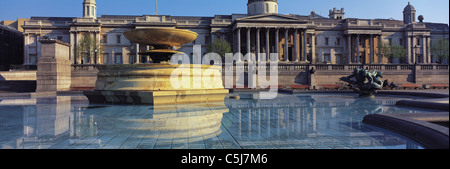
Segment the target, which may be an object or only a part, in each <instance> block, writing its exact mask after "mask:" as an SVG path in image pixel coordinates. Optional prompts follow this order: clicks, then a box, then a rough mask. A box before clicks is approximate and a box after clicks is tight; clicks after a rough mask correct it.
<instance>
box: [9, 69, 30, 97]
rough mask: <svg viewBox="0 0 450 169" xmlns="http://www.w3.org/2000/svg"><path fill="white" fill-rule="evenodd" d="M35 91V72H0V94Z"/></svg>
mask: <svg viewBox="0 0 450 169" xmlns="http://www.w3.org/2000/svg"><path fill="white" fill-rule="evenodd" d="M34 91H36V71H7V72H0V92H19V93H21V92H34Z"/></svg>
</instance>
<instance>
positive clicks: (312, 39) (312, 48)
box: [311, 33, 316, 63]
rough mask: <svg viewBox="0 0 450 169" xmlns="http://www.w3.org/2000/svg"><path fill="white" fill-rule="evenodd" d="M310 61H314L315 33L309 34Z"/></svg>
mask: <svg viewBox="0 0 450 169" xmlns="http://www.w3.org/2000/svg"><path fill="white" fill-rule="evenodd" d="M311 60H312V61H311V62H313V63H316V35H315V34H314V33H313V34H311Z"/></svg>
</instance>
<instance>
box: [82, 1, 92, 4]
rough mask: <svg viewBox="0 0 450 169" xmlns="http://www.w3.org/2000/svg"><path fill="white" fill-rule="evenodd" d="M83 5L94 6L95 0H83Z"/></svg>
mask: <svg viewBox="0 0 450 169" xmlns="http://www.w3.org/2000/svg"><path fill="white" fill-rule="evenodd" d="M83 3H85V4H95V0H84V2H83Z"/></svg>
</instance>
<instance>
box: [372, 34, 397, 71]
mask: <svg viewBox="0 0 450 169" xmlns="http://www.w3.org/2000/svg"><path fill="white" fill-rule="evenodd" d="M381 36H382V35H378V63H380V64H381V63H382V62H383V56H381V44H382V43H383V42H381ZM400 45H401V46H403V44H400Z"/></svg>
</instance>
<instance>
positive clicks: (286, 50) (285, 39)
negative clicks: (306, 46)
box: [284, 28, 289, 62]
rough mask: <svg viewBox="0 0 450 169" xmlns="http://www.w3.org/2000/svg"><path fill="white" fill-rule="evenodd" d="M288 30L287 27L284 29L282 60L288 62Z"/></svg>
mask: <svg viewBox="0 0 450 169" xmlns="http://www.w3.org/2000/svg"><path fill="white" fill-rule="evenodd" d="M288 31H289V29H287V28H286V29H285V30H284V61H286V62H289V46H288V44H289V42H288V40H289V37H288V34H289V32H288Z"/></svg>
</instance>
